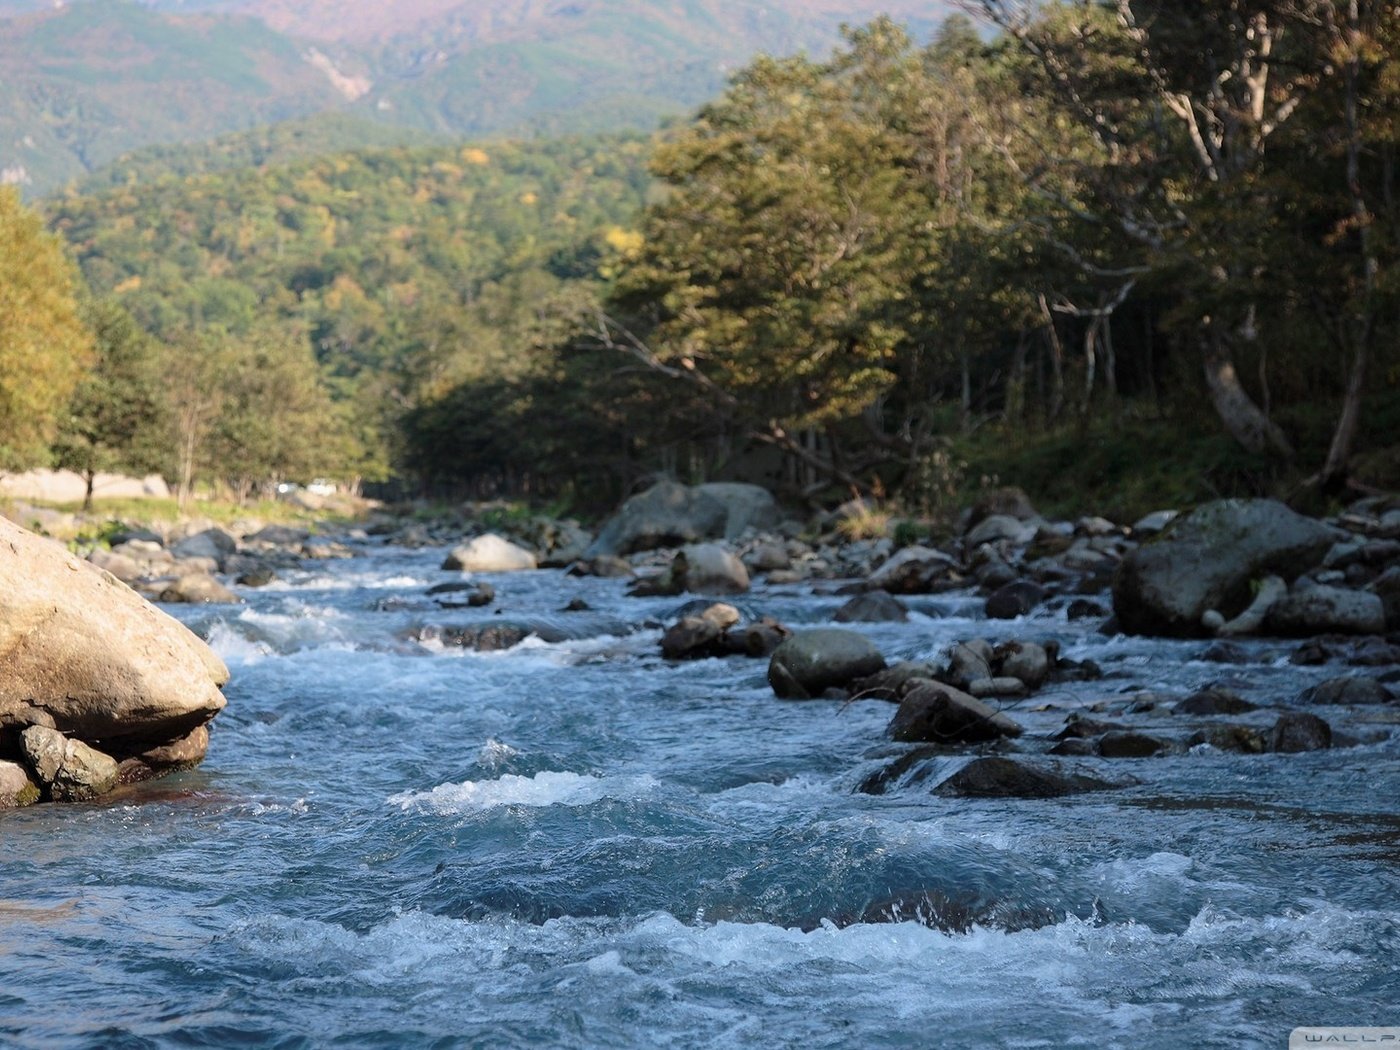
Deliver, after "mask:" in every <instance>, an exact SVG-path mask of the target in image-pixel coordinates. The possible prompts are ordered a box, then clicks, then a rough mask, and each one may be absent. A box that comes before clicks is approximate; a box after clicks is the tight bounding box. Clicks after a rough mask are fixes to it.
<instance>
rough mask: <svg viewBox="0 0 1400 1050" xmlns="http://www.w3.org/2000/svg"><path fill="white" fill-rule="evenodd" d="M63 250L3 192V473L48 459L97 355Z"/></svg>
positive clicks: (0, 460) (0, 405) (0, 269)
mask: <svg viewBox="0 0 1400 1050" xmlns="http://www.w3.org/2000/svg"><path fill="white" fill-rule="evenodd" d="M76 285H77V281H76V276H75V273H74V270H73V267H72V265H71V264H70V263H69V261H68V259H67V257H66V256H65V255H64V251H63V247H62V245H61V242H60V241H59V240H58V239H57V238H56V237H54V236H52V235H50V234H48V233H45V232H44V227H43V223H42V222H41V221H40V219H39V217H38V216H37V215H35V214H34V213H33V212H31V211H29V210H28V209H26V208H25V207H24V206H23V205H22V204H21V203H20V199H19V193H18V192H17V191H16V190H15V189H13V188H12V187H9V186H0V470H13V469H23V468H26V467H31V466H34V465H35V464H37V463H41V462H43V461H44V459H45V458H46V456H47V452H48V444H49V441H50V439H51V438H52V436H53V434H54V430H55V428H56V426H57V424H58V420H59V417H60V415H61V414H62V412H63V408H64V406H65V405H66V404H67V402H68V399H69V397H70V396H71V394H72V392H73V388H74V386H75V385H76V384H77V382H78V379H79V377H80V376H81V375H82V371H83V369H84V367H86V365H87V363H88V361H89V359H90V357H91V353H92V336H91V335H90V333H89V332H88V330H87V328H86V327H85V326H84V324H83V321H82V318H81V316H80V315H79V310H78V303H77V300H76V299H75V298H74V296H75V289H76Z"/></svg>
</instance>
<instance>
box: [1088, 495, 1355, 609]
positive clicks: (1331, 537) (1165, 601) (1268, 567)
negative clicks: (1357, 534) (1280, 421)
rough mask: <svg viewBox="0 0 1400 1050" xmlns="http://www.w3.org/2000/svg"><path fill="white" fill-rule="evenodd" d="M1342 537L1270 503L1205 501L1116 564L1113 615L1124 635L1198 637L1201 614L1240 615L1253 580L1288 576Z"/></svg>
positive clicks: (1303, 568)
mask: <svg viewBox="0 0 1400 1050" xmlns="http://www.w3.org/2000/svg"><path fill="white" fill-rule="evenodd" d="M1344 535H1345V534H1344V533H1341V531H1340V530H1338V529H1334V528H1331V527H1329V526H1327V525H1324V524H1322V523H1321V522H1317V521H1313V520H1312V519H1311V518H1305V517H1303V516H1302V515H1301V514H1296V513H1294V512H1293V511H1292V510H1290V509H1289V508H1288V507H1286V506H1284V505H1283V504H1282V503H1279V502H1277V501H1276V500H1267V499H1229V500H1217V501H1215V502H1213V503H1206V504H1203V505H1202V506H1200V507H1198V508H1196V510H1194V511H1192V512H1191V513H1190V514H1189V515H1187V516H1186V517H1184V518H1181V519H1179V520H1177V521H1175V522H1173V523H1172V526H1171V527H1170V528H1169V529H1168V530H1167V531H1166V532H1165V533H1163V534H1162V535H1161V536H1160V537H1158V538H1157V539H1155V540H1153V541H1151V542H1149V543H1146V544H1144V545H1143V546H1141V547H1139V548H1138V549H1137V550H1135V551H1133V552H1132V553H1130V554H1129V555H1128V556H1127V557H1125V558H1124V559H1123V563H1122V565H1121V566H1120V567H1119V569H1118V573H1117V575H1116V576H1115V577H1114V581H1113V611H1114V613H1115V614H1116V615H1117V618H1118V623H1119V625H1120V627H1121V628H1122V629H1123V630H1124V631H1127V632H1128V633H1130V634H1160V635H1171V636H1176V637H1193V636H1198V635H1201V634H1205V633H1208V632H1207V630H1206V629H1205V628H1203V626H1202V623H1201V618H1202V616H1204V615H1205V614H1206V613H1207V612H1217V613H1219V614H1221V615H1222V616H1224V617H1230V616H1234V615H1236V614H1238V613H1240V612H1242V611H1243V610H1244V609H1245V608H1246V607H1247V606H1248V605H1249V603H1250V599H1251V597H1252V595H1251V593H1250V583H1251V582H1252V581H1253V580H1256V579H1259V578H1261V577H1263V576H1266V575H1269V574H1271V573H1273V574H1277V575H1279V576H1282V577H1284V578H1285V579H1291V578H1293V577H1296V576H1298V575H1300V574H1302V573H1303V572H1306V571H1307V570H1308V569H1310V568H1313V567H1314V566H1316V565H1317V564H1318V563H1319V562H1321V560H1322V558H1323V556H1324V555H1325V554H1326V553H1327V551H1328V550H1329V549H1330V548H1331V546H1332V544H1333V543H1335V542H1337V540H1338V539H1339V537H1341V536H1344Z"/></svg>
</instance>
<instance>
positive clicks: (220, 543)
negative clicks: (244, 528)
mask: <svg viewBox="0 0 1400 1050" xmlns="http://www.w3.org/2000/svg"><path fill="white" fill-rule="evenodd" d="M237 550H238V541H237V540H236V539H234V538H233V537H232V536H230V535H229V534H228V533H227V532H225V531H224V530H223V529H217V528H215V529H205V530H204V531H203V532H196V533H195V534H194V535H192V536H186V537H185V538H184V539H183V540H181V541H180V542H179V543H177V544H175V545H174V546H172V547H171V548H170V553H171V554H173V555H175V557H177V558H212V559H213V560H214V561H215V562H216V563H218V564H219V565H222V564H223V562H224V559H225V558H227V557H228V556H229V555H230V554H233V553H234V552H236V551H237Z"/></svg>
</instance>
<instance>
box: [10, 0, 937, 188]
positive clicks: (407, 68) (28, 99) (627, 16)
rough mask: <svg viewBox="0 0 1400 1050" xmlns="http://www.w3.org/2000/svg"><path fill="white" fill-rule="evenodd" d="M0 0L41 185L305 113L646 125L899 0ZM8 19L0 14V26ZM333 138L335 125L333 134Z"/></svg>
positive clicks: (450, 124)
mask: <svg viewBox="0 0 1400 1050" xmlns="http://www.w3.org/2000/svg"><path fill="white" fill-rule="evenodd" d="M40 6H41V5H39V4H37V3H31V2H29V0H0V18H3V20H0V68H4V69H5V70H6V71H7V74H8V75H7V77H6V78H5V80H4V81H3V83H0V181H3V182H13V183H18V184H20V185H21V186H22V187H23V188H24V190H25V192H26V193H27V194H29V195H36V194H42V193H45V192H48V191H50V190H52V189H54V188H56V187H58V186H61V185H63V184H64V183H66V182H68V181H70V180H73V179H75V178H79V177H81V176H83V175H85V174H88V173H91V172H93V171H96V170H98V169H99V168H101V167H103V166H105V165H106V164H108V163H110V162H112V161H113V160H115V159H116V158H117V157H119V156H121V155H122V154H125V153H127V152H129V151H132V150H136V149H141V148H143V147H146V146H151V145H162V144H171V143H181V142H200V141H203V140H206V139H209V138H212V137H214V136H217V135H220V134H224V133H227V132H230V131H237V130H241V129H245V128H249V127H252V126H255V125H265V124H274V123H278V122H281V121H285V120H291V119H299V118H304V117H307V116H310V115H313V114H318V113H322V112H328V111H329V112H335V111H340V112H346V113H351V114H355V115H357V116H358V117H360V118H361V123H360V124H359V125H358V126H359V128H360V129H362V131H363V135H362V137H360V138H358V139H354V140H347V139H346V138H345V137H344V136H341V137H339V138H338V139H337V141H336V142H335V146H336V147H337V148H338V147H348V146H357V145H380V144H383V140H382V139H381V138H378V137H376V136H375V135H374V134H372V133H371V132H369V131H368V130H367V129H368V128H369V125H370V122H375V123H379V124H385V125H389V126H391V127H408V128H414V129H419V130H423V131H428V132H432V133H436V134H443V135H449V136H457V137H467V136H470V137H479V136H482V135H494V134H505V135H512V136H519V135H521V134H559V133H582V132H597V131H614V130H622V129H643V128H648V127H652V126H654V125H655V124H656V122H657V121H658V120H660V119H662V118H664V117H667V116H672V115H676V114H680V113H684V112H685V111H687V110H689V109H691V108H692V107H694V106H695V105H697V104H699V103H700V102H702V101H704V100H705V99H706V98H709V97H711V96H712V95H713V94H714V93H715V91H716V90H718V88H719V87H720V86H721V84H722V82H723V80H724V78H725V76H726V74H727V73H728V72H729V71H731V70H733V69H735V68H738V67H739V66H741V65H743V64H744V63H745V62H747V60H748V59H750V58H751V57H752V56H753V55H754V54H756V53H758V52H771V53H790V52H793V51H797V50H803V49H806V50H811V51H825V50H826V49H828V48H829V47H831V46H832V45H833V44H834V43H835V42H836V40H837V39H838V36H839V26H840V24H841V23H842V22H863V21H867V20H869V19H870V18H872V17H873V16H874V15H875V14H877V13H878V12H880V11H886V10H888V11H892V12H893V13H894V14H895V15H896V16H897V17H898V16H903V17H905V18H906V19H907V20H908V21H910V23H911V25H912V27H913V29H914V31H915V33H916V35H925V34H927V33H928V32H930V31H931V30H932V29H933V27H934V26H935V24H936V23H937V21H938V20H939V19H940V18H941V16H942V15H943V14H944V13H946V10H947V5H945V4H941V3H933V4H916V3H913V2H911V0H899V2H897V3H890V2H886V3H878V2H873V0H667V2H660V3H658V2H651V0H568V2H562V0H549V2H544V0H523V2H506V0H490V2H486V3H467V2H462V0H394V2H390V3H370V2H367V0H354V2H351V3H330V2H329V0H324V2H323V0H312V2H297V3H291V2H289V0H223V2H219V0H207V2H205V0H201V2H178V0H158V2H156V3H153V4H148V5H137V4H134V3H129V2H126V0H82V2H79V3H76V4H71V5H67V6H64V7H61V8H58V9H54V8H53V7H52V6H51V5H43V6H44V9H43V10H37V8H39V7H40ZM6 16H8V17H6ZM344 127H349V125H346V126H344Z"/></svg>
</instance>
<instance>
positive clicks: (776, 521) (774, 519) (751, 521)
mask: <svg viewBox="0 0 1400 1050" xmlns="http://www.w3.org/2000/svg"><path fill="white" fill-rule="evenodd" d="M695 491H696V492H697V493H698V494H699V495H701V496H703V497H706V498H708V499H712V500H714V501H715V502H716V503H718V504H719V505H720V506H721V507H723V508H724V527H723V531H722V532H721V533H720V534H719V535H718V536H715V537H713V538H714V539H723V540H729V541H731V542H732V541H734V540H737V539H738V538H739V537H740V536H742V535H743V534H744V533H745V532H748V531H750V530H752V531H754V532H767V531H769V530H771V529H776V528H777V527H778V526H779V525H781V524H782V521H783V512H782V508H781V507H779V506H778V501H777V500H775V499H774V498H773V494H772V493H771V492H769V491H768V490H767V489H765V488H763V487H762V486H760V485H747V484H744V483H742V482H737V481H712V482H709V483H708V484H705V485H697V486H695Z"/></svg>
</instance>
